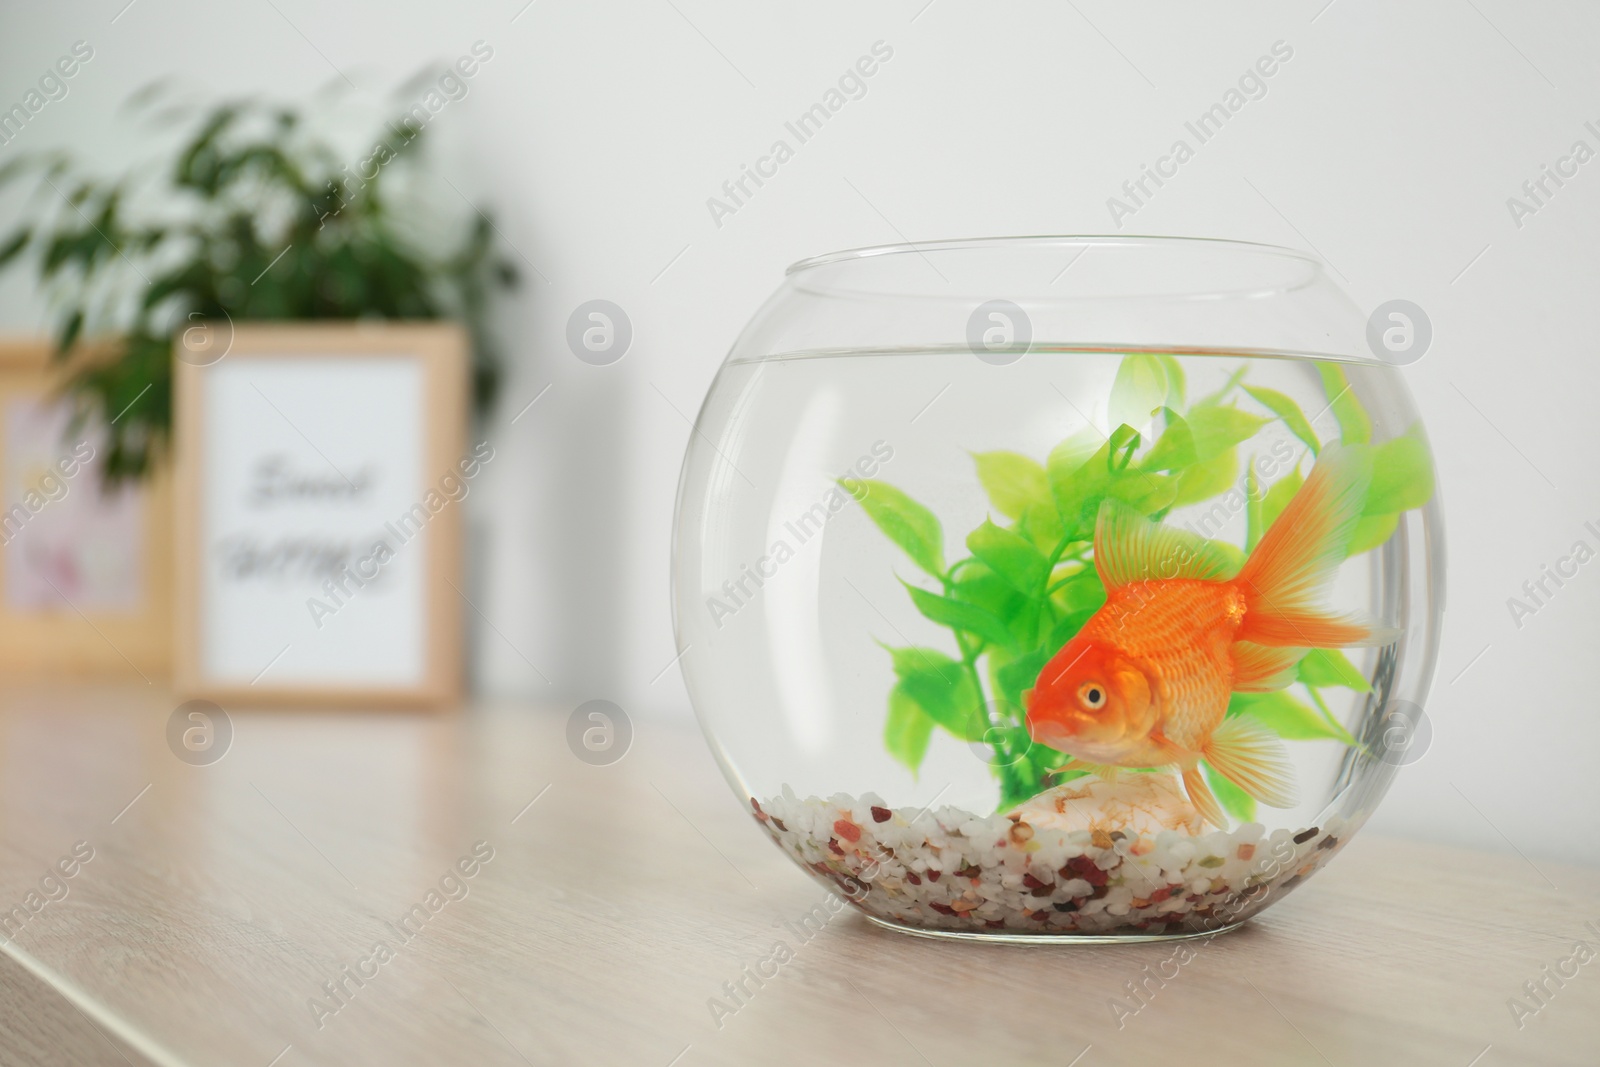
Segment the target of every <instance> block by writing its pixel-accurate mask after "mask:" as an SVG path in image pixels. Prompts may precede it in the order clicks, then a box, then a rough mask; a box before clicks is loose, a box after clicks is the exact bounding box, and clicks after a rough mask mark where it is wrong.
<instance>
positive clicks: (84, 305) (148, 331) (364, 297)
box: [0, 90, 517, 481]
mask: <svg viewBox="0 0 1600 1067" xmlns="http://www.w3.org/2000/svg"><path fill="white" fill-rule="evenodd" d="M157 93H158V90H146V91H144V92H143V93H141V94H140V96H139V97H137V98H136V99H135V101H134V102H133V103H134V104H135V106H137V107H140V108H145V109H148V108H149V107H150V106H151V105H152V103H153V102H154V99H155V97H156V95H157ZM422 134H423V131H422V129H420V128H418V127H415V126H413V125H412V124H410V123H406V122H404V121H402V122H395V123H390V124H388V125H387V127H386V128H385V129H384V131H383V133H382V136H380V137H379V138H377V140H376V143H375V144H374V145H373V146H372V148H370V149H367V150H364V151H362V152H361V153H359V162H354V163H353V162H352V161H351V159H349V158H347V157H342V156H341V155H340V153H339V152H338V151H337V150H335V148H334V147H332V145H331V144H330V143H329V142H328V141H327V140H326V139H325V138H323V137H320V136H318V135H317V134H315V133H313V132H312V131H310V130H308V128H307V124H306V122H305V121H304V118H303V116H302V115H301V113H300V112H299V111H298V110H297V109H296V108H294V107H291V106H286V105H268V104H262V103H256V102H226V103H222V104H218V105H216V106H214V107H212V108H210V109H209V110H208V111H207V112H205V113H204V114H202V115H201V116H199V118H198V121H197V122H196V123H195V124H194V126H193V127H192V129H191V130H190V132H189V133H188V135H187V136H184V137H181V138H180V139H179V141H178V143H177V146H176V148H175V151H174V152H173V153H172V158H171V159H170V162H169V163H168V165H167V166H166V167H165V169H164V171H157V172H155V173H152V171H151V169H150V168H148V167H147V168H142V169H141V170H138V171H130V172H129V173H126V174H124V175H122V176H121V177H118V178H114V179H104V178H100V177H97V176H95V175H93V174H91V173H89V172H88V171H87V169H86V168H85V167H84V166H83V165H82V164H81V163H79V162H78V161H77V160H75V159H74V158H72V157H71V156H70V155H69V154H66V153H52V154H38V155H33V156H27V157H19V158H18V159H16V160H13V161H11V162H10V163H7V164H6V165H5V166H4V167H0V186H3V185H4V184H5V183H7V182H9V181H12V180H15V179H17V178H19V177H21V176H24V175H27V174H30V173H31V174H34V175H36V176H37V178H38V184H37V187H36V188H35V189H34V190H33V194H32V196H33V202H32V204H31V205H30V206H29V208H28V209H27V210H25V211H23V212H21V213H20V217H21V218H22V219H23V221H22V222H21V223H20V224H19V225H18V226H17V227H16V229H14V230H13V231H11V232H10V233H9V234H6V235H4V236H3V237H0V269H4V268H5V267H7V266H11V265H20V264H23V263H26V262H28V261H29V260H30V259H32V261H33V262H34V263H35V264H36V270H37V275H38V279H39V282H40V283H41V286H42V287H43V288H44V290H45V291H46V293H47V295H48V298H49V300H50V303H51V316H52V318H53V319H54V333H55V337H54V340H55V351H56V357H57V359H58V360H59V361H61V363H62V370H63V375H64V388H65V390H66V392H67V393H68V395H70V396H71V397H72V398H73V400H74V401H75V403H76V408H77V417H78V420H79V421H80V422H84V421H88V420H91V419H95V418H97V417H98V419H99V421H100V422H101V423H102V424H104V426H105V429H106V433H107V440H106V445H107V452H106V455H105V468H104V469H105V473H106V476H107V478H108V479H109V480H112V481H121V480H127V479H133V478H138V477H141V476H143V475H144V474H146V473H147V472H148V471H150V470H151V469H152V467H153V466H154V465H155V464H157V463H158V462H159V460H160V458H161V456H162V455H163V453H164V451H165V449H166V447H167V444H168V441H169V437H170V433H171V421H172V397H171V393H172V358H173V355H172V346H173V337H174V335H175V334H176V333H177V332H178V331H179V330H181V329H182V328H183V327H184V326H186V325H189V324H192V323H194V322H197V321H203V320H212V319H215V320H222V319H228V320H231V321H234V322H239V321H244V320H282V319H299V320H306V319H324V320H326V319H356V318H381V319H441V318H449V319H455V320H459V321H461V322H463V323H464V324H465V325H466V326H467V328H468V329H469V331H470V333H471V335H472V340H473V377H474V382H473V386H474V388H473V393H474V397H475V400H476V404H477V409H478V411H479V412H480V414H481V413H482V412H483V411H484V410H486V408H487V406H488V405H489V403H490V402H491V401H492V399H493V396H494V392H495V386H496V384H497V380H498V360H497V358H496V355H495V352H494V350H493V348H492V347H491V343H490V340H489V338H488V335H487V330H486V321H485V320H486V312H487V308H488V303H489V299H490V296H491V294H492V293H493V291H494V290H495V289H497V288H510V287H513V286H515V285H516V283H517V272H516V271H515V269H514V268H513V267H512V265H511V264H510V263H509V262H507V261H505V260H504V259H502V258H500V257H498V256H497V255H496V254H495V252H494V248H493V237H494V232H495V231H494V227H493V225H492V224H491V222H490V221H489V218H488V217H487V216H486V215H484V214H483V213H482V212H481V211H478V212H476V213H475V215H474V217H473V218H472V219H471V220H469V221H462V222H447V223H446V224H445V226H444V227H442V228H443V229H445V230H449V229H455V230H456V231H458V232H456V233H455V234H453V235H450V236H447V237H446V238H445V240H443V241H442V242H424V241H422V240H419V239H418V238H417V237H416V236H415V234H416V231H417V228H418V227H417V219H416V218H415V217H414V216H413V215H412V214H410V213H407V214H406V215H405V216H404V217H402V214H401V212H399V211H397V210H396V206H395V203H394V199H395V198H394V197H392V196H391V192H390V191H391V188H392V187H393V185H394V184H395V182H396V177H397V176H398V175H401V174H404V173H405V172H406V171H407V170H408V169H414V168H415V166H416V163H417V161H418V158H419V156H418V148H419V147H420V146H419V145H418V143H417V142H418V141H420V140H421V138H422ZM413 176H414V175H413ZM152 177H153V178H155V179H156V180H155V181H154V182H150V181H148V180H147V179H149V178H152ZM422 214H424V215H430V214H431V215H437V214H438V212H437V210H435V211H433V212H426V211H424V212H422ZM427 221H429V222H430V223H437V222H439V221H440V220H439V219H437V218H432V219H429V220H427ZM440 228H441V227H438V226H435V227H434V229H435V230H436V231H437V230H438V229H440ZM425 243H438V244H442V245H445V246H447V250H446V251H444V252H442V253H441V252H440V251H438V250H437V249H436V248H427V247H424V244H425ZM30 253H31V255H30ZM85 342H92V343H93V345H92V347H93V348H94V350H95V352H96V355H95V357H94V358H88V359H80V358H72V354H73V353H74V352H76V351H78V350H79V348H80V347H81V346H82V345H83V344H84V343H85Z"/></svg>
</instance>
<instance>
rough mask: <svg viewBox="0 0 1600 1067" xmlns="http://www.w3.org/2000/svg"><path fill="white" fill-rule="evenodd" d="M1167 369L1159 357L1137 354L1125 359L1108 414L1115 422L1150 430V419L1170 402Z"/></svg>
mask: <svg viewBox="0 0 1600 1067" xmlns="http://www.w3.org/2000/svg"><path fill="white" fill-rule="evenodd" d="M1168 388H1169V383H1168V381H1167V369H1166V368H1165V367H1164V366H1162V363H1161V360H1160V358H1159V357H1157V356H1155V355H1152V354H1150V353H1148V352H1134V353H1131V354H1129V355H1126V356H1123V357H1122V362H1121V364H1119V365H1118V367H1117V377H1116V380H1115V381H1113V382H1112V383H1111V400H1110V404H1109V407H1108V414H1109V416H1110V419H1111V422H1112V423H1113V424H1116V423H1126V424H1127V425H1129V426H1133V427H1140V426H1147V425H1149V423H1150V415H1151V413H1152V412H1154V411H1155V409H1156V408H1158V407H1161V406H1162V405H1163V404H1165V403H1166V402H1167V390H1168Z"/></svg>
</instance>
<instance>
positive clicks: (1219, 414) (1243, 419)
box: [1187, 404, 1272, 463]
mask: <svg viewBox="0 0 1600 1067" xmlns="http://www.w3.org/2000/svg"><path fill="white" fill-rule="evenodd" d="M1187 420H1188V423H1189V432H1190V433H1191V434H1193V436H1194V452H1195V462H1197V463H1204V462H1205V461H1206V460H1208V459H1213V458H1215V457H1216V456H1217V455H1219V454H1220V453H1222V452H1224V451H1226V450H1227V449H1229V448H1232V447H1233V446H1234V445H1237V444H1239V443H1240V442H1241V441H1247V440H1249V439H1250V438H1251V437H1254V436H1255V434H1256V431H1258V430H1260V429H1261V427H1263V426H1265V425H1266V424H1267V423H1268V422H1270V421H1272V420H1270V419H1264V418H1262V417H1261V416H1260V415H1252V414H1250V413H1249V412H1248V411H1240V410H1239V409H1238V408H1236V407H1231V406H1225V405H1221V404H1210V405H1207V406H1205V407H1197V408H1194V409H1193V410H1191V411H1190V412H1189V414H1188V416H1187Z"/></svg>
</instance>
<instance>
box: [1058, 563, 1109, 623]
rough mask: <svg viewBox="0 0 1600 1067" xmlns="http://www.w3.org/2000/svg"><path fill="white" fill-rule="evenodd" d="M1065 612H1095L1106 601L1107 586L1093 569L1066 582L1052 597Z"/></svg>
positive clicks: (1069, 613) (1071, 613)
mask: <svg viewBox="0 0 1600 1067" xmlns="http://www.w3.org/2000/svg"><path fill="white" fill-rule="evenodd" d="M1052 599H1053V600H1054V602H1055V604H1056V606H1057V607H1059V608H1060V609H1061V611H1062V612H1063V613H1064V614H1067V615H1076V614H1079V613H1080V612H1089V613H1091V614H1092V613H1094V612H1096V611H1099V610H1100V608H1101V607H1102V606H1103V605H1104V604H1105V602H1106V589H1105V586H1103V585H1101V584H1100V576H1099V575H1098V574H1096V573H1095V572H1094V571H1093V570H1088V571H1085V572H1084V573H1082V574H1079V575H1077V576H1075V577H1074V578H1073V579H1072V580H1071V581H1068V582H1066V583H1064V584H1063V585H1062V586H1061V588H1060V589H1058V590H1056V592H1055V594H1054V595H1053V598H1052Z"/></svg>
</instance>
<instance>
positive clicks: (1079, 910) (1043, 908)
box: [750, 788, 1354, 936]
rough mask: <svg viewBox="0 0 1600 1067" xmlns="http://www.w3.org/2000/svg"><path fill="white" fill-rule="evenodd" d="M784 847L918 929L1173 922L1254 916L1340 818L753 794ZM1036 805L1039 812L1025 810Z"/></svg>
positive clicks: (1328, 853)
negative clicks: (1219, 825)
mask: <svg viewBox="0 0 1600 1067" xmlns="http://www.w3.org/2000/svg"><path fill="white" fill-rule="evenodd" d="M750 805H751V808H752V810H753V812H754V814H755V817H756V819H757V820H758V821H759V822H760V823H761V824H762V826H764V827H765V828H766V830H767V833H768V834H770V835H771V837H772V839H773V841H774V842H776V843H777V845H778V847H780V848H782V849H783V850H784V851H785V852H787V853H788V854H789V855H790V856H791V857H792V858H793V859H794V860H795V861H796V862H798V863H799V864H800V865H801V866H802V867H805V868H806V869H807V870H808V871H810V872H811V873H812V874H814V875H815V876H816V877H817V878H818V879H819V880H821V881H823V882H824V883H825V884H827V885H828V886H829V887H830V888H833V889H836V890H837V891H838V892H839V893H840V894H841V895H842V896H843V897H845V899H847V900H849V901H851V902H852V903H853V904H855V906H856V907H857V908H859V909H860V910H861V911H863V912H865V913H866V914H868V915H870V916H872V917H874V918H877V919H880V920H882V921H884V922H888V923H893V924H897V925H900V926H905V927H911V928H917V929H924V930H953V931H1005V932H1007V933H1033V934H1054V935H1063V934H1080V935H1085V936H1093V935H1106V934H1141V933H1146V934H1181V933H1205V932H1208V931H1216V930H1221V929H1223V928H1225V927H1228V926H1231V925H1233V924H1235V923H1238V922H1242V921H1243V920H1245V919H1247V918H1249V917H1250V916H1251V915H1253V914H1254V913H1255V912H1256V911H1258V910H1260V909H1261V908H1262V907H1264V906H1265V905H1266V903H1267V902H1268V901H1269V900H1270V899H1273V898H1275V897H1276V896H1277V895H1278V894H1281V893H1283V892H1285V891H1287V890H1288V889H1290V888H1292V887H1293V886H1295V885H1297V884H1298V883H1299V882H1300V881H1301V880H1303V879H1304V878H1306V877H1307V876H1309V875H1310V874H1311V873H1312V872H1314V871H1315V870H1316V869H1317V868H1319V867H1321V866H1322V865H1323V864H1324V863H1326V862H1327V861H1328V859H1329V858H1331V857H1332V856H1333V855H1334V853H1336V852H1337V851H1338V850H1339V847H1340V846H1341V845H1342V843H1343V841H1344V839H1345V838H1346V837H1347V836H1348V834H1349V833H1350V832H1353V829H1354V828H1353V827H1349V826H1347V824H1346V823H1345V822H1344V821H1343V820H1341V819H1338V818H1330V819H1328V820H1326V821H1325V822H1324V823H1323V824H1322V825H1321V826H1313V827H1308V828H1305V829H1303V830H1299V831H1295V830H1288V829H1282V830H1276V831H1273V832H1272V833H1271V834H1267V833H1266V832H1265V831H1264V828H1263V827H1262V826H1261V824H1259V823H1246V824H1245V825H1243V826H1240V827H1238V828H1236V829H1234V830H1227V831H1216V832H1213V833H1208V834H1203V835H1199V836H1191V835H1189V834H1186V833H1182V832H1179V831H1174V830H1160V831H1158V832H1155V833H1153V834H1152V833H1145V832H1138V831H1135V832H1127V831H1123V830H1109V831H1108V830H1106V829H1103V828H1099V829H1093V830H1090V829H1064V828H1062V827H1061V826H1059V825H1052V823H1051V820H1049V819H1048V818H1038V817H1037V816H1025V815H1024V814H1022V813H1019V812H1011V813H1001V814H994V815H978V814H974V813H972V812H969V811H963V810H961V809H960V808H956V807H949V806H946V807H941V808H930V809H917V808H894V809H891V808H889V807H888V806H887V805H886V804H885V803H884V801H883V800H882V799H881V798H879V797H877V796H875V795H874V794H871V793H867V794H864V795H862V796H860V797H852V796H849V795H848V794H844V793H836V794H834V795H833V796H832V797H829V798H828V799H827V800H823V799H821V798H819V797H814V796H813V797H807V798H805V799H804V800H801V799H799V798H798V797H797V796H796V795H795V794H794V792H793V791H792V790H789V789H787V788H786V789H785V790H784V794H783V795H782V796H779V797H772V798H769V799H767V800H764V801H757V800H756V799H755V798H751V801H750ZM1030 817H1033V818H1035V820H1036V821H1037V822H1038V823H1039V825H1035V822H1030V821H1029V820H1030Z"/></svg>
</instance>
